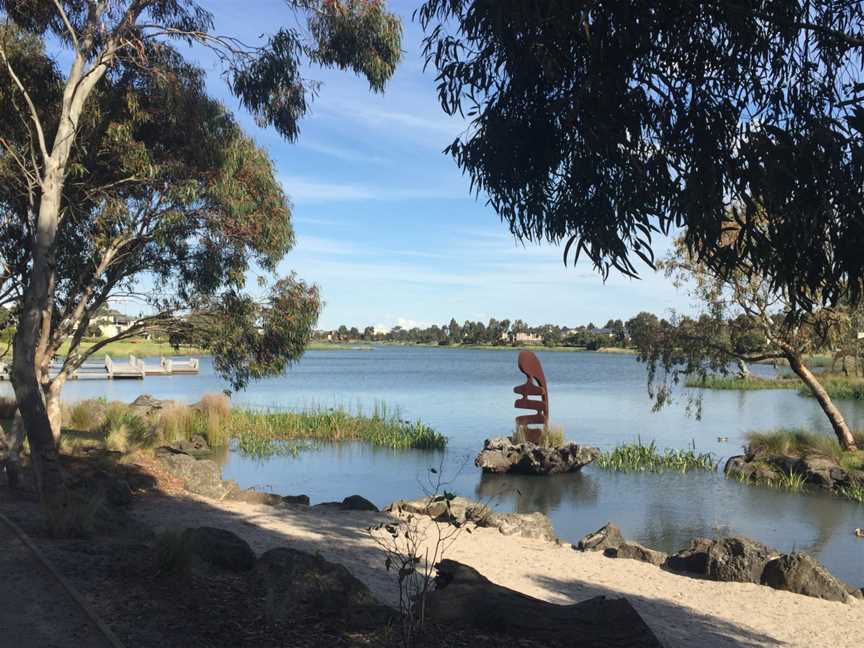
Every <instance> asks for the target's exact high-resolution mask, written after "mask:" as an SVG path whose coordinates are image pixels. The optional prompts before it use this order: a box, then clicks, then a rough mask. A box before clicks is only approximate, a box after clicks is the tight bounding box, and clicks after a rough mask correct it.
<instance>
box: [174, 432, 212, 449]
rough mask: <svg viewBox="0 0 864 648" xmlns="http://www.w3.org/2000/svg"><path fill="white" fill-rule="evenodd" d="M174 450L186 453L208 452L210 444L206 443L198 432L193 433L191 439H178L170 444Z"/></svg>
mask: <svg viewBox="0 0 864 648" xmlns="http://www.w3.org/2000/svg"><path fill="white" fill-rule="evenodd" d="M170 447H171V448H172V449H174V450H179V451H180V452H185V453H187V454H203V453H206V452H210V446H209V445H207V440H206V439H205V438H204V437H203V436H201V435H200V434H195V435H193V436H192V438H191V439H188V440H187V439H178V440H177V441H175V442H174V443H172V444H171V446H170Z"/></svg>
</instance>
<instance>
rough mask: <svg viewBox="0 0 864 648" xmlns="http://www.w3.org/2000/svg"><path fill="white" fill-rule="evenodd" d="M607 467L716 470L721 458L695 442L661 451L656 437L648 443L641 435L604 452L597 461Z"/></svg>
mask: <svg viewBox="0 0 864 648" xmlns="http://www.w3.org/2000/svg"><path fill="white" fill-rule="evenodd" d="M595 463H596V464H597V465H598V466H599V467H600V468H603V469H604V470H616V471H620V472H658V473H659V472H680V473H686V472H689V471H691V470H715V469H716V468H717V460H716V459H715V458H714V455H713V454H711V453H710V452H705V453H698V452H696V446H695V444H694V445H693V446H691V447H690V448H687V449H686V450H680V449H668V448H667V449H666V450H663V451H662V452H660V451H659V450H658V449H657V446H656V444H655V442H654V441H652V442H651V443H649V444H648V445H644V444H643V443H642V440H641V439H639V440H637V441H636V442H635V443H626V444H624V445H620V446H618V447H616V448H614V449H613V450H612V451H611V452H604V453H602V454H601V455H600V457H598V459H597V461H596V462H595Z"/></svg>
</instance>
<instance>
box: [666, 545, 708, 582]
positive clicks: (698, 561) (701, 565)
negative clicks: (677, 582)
mask: <svg viewBox="0 0 864 648" xmlns="http://www.w3.org/2000/svg"><path fill="white" fill-rule="evenodd" d="M713 545H714V540H709V539H708V538H694V539H693V540H691V541H690V546H689V547H687V548H686V549H682V550H681V551H679V552H678V553H676V554H673V555H671V556H669V558H667V559H666V563H665V565H664V566H665V567H666V568H667V569H669V570H670V571H675V572H688V573H690V574H702V575H705V574H707V573H708V550H709V549H711V547H712V546H713Z"/></svg>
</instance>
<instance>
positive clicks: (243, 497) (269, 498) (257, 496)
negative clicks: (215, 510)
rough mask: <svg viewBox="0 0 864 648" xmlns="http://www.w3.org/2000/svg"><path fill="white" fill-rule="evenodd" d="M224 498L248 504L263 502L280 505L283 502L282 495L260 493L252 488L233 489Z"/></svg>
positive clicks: (269, 504)
mask: <svg viewBox="0 0 864 648" xmlns="http://www.w3.org/2000/svg"><path fill="white" fill-rule="evenodd" d="M225 499H226V500H232V501H234V502H248V503H249V504H264V505H266V506H281V505H282V504H283V501H282V497H281V496H280V495H276V494H274V493H262V492H261V491H256V490H254V489H252V488H247V489H245V490H244V489H239V488H238V489H233V490H231V491H230V492H229V493H228V494H227V495H225Z"/></svg>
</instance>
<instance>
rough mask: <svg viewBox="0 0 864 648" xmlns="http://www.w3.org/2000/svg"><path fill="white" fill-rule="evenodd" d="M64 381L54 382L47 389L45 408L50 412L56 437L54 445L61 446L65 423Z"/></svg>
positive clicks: (52, 431) (50, 419)
mask: <svg viewBox="0 0 864 648" xmlns="http://www.w3.org/2000/svg"><path fill="white" fill-rule="evenodd" d="M61 387H62V383H58V382H56V381H55V382H52V383H51V385H50V387H48V389H46V390H45V409H46V410H47V412H48V421H49V422H50V423H51V436H52V437H54V446H55V447H57V448H59V447H60V428H61V426H62V424H63V409H62V408H61V407H60V389H61Z"/></svg>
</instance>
